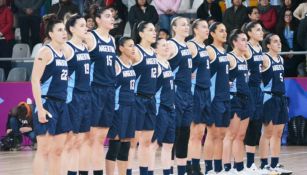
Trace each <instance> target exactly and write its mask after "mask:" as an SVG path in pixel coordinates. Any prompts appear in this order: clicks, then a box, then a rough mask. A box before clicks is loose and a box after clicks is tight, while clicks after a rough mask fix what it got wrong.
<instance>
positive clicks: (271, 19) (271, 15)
mask: <svg viewBox="0 0 307 175" xmlns="http://www.w3.org/2000/svg"><path fill="white" fill-rule="evenodd" d="M258 9H259V12H260V21H261V22H262V24H263V27H264V28H265V29H266V30H268V31H270V32H273V31H274V29H275V26H276V23H277V12H276V9H275V8H273V7H272V6H271V5H270V3H269V0H260V3H259V5H258Z"/></svg>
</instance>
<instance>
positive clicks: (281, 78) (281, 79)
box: [279, 73, 284, 82]
mask: <svg viewBox="0 0 307 175" xmlns="http://www.w3.org/2000/svg"><path fill="white" fill-rule="evenodd" d="M279 78H280V81H281V82H284V77H283V76H282V73H280V74H279Z"/></svg>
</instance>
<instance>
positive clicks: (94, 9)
mask: <svg viewBox="0 0 307 175" xmlns="http://www.w3.org/2000/svg"><path fill="white" fill-rule="evenodd" d="M90 8H91V10H90V11H91V12H90V14H89V15H90V16H92V17H93V19H94V22H95V25H96V26H98V24H97V23H96V18H100V15H101V14H102V13H103V12H105V11H106V10H109V9H111V7H101V6H98V5H95V4H94V5H92V6H91V7H90Z"/></svg>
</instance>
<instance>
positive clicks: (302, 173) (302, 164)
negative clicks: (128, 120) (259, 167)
mask: <svg viewBox="0 0 307 175" xmlns="http://www.w3.org/2000/svg"><path fill="white" fill-rule="evenodd" d="M34 153H35V151H31V150H24V151H12V152H0V175H30V174H32V173H31V166H32V160H33V157H34ZM157 156H159V153H158V154H157ZM157 161H158V163H157V164H158V165H157V170H156V171H155V174H162V170H161V168H160V165H161V162H159V160H157ZM257 163H259V160H258V158H257ZM280 163H281V164H283V165H284V166H285V167H286V168H287V169H290V170H292V171H293V172H294V173H293V174H294V175H306V174H307V146H301V147H293V146H288V147H283V148H282V154H281V159H280ZM201 167H202V168H203V167H204V165H203V164H202V166H201ZM134 174H138V172H137V170H136V172H134Z"/></svg>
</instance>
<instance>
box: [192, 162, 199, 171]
mask: <svg viewBox="0 0 307 175" xmlns="http://www.w3.org/2000/svg"><path fill="white" fill-rule="evenodd" d="M199 161H200V159H192V167H193V171H196V172H200V166H199Z"/></svg>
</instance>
